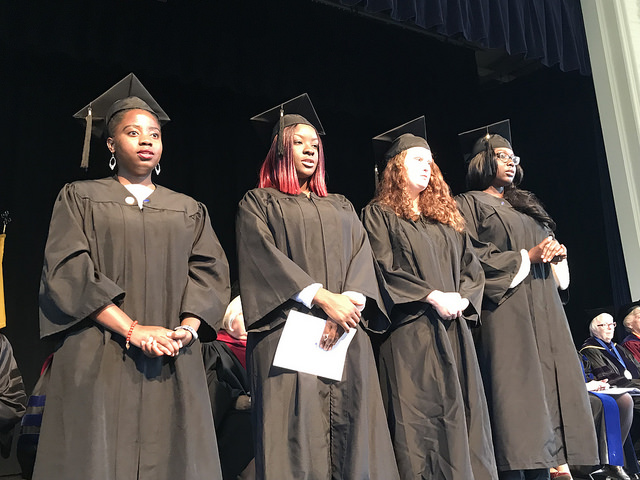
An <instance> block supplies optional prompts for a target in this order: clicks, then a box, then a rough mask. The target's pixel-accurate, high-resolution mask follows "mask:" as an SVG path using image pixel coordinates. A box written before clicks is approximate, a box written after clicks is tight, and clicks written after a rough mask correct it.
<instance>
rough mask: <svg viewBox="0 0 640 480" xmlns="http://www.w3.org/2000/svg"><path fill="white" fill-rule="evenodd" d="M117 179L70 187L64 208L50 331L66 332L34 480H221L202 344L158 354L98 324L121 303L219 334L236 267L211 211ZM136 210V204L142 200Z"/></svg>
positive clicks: (130, 310)
mask: <svg viewBox="0 0 640 480" xmlns="http://www.w3.org/2000/svg"><path fill="white" fill-rule="evenodd" d="M132 199H133V197H132V195H130V193H129V191H128V190H127V189H126V188H125V187H124V186H123V185H121V184H120V183H119V182H118V181H117V180H116V179H115V178H106V179H101V180H93V181H81V182H75V183H72V184H69V185H66V186H65V187H64V188H63V189H62V191H61V192H60V194H59V196H58V198H57V200H56V203H55V206H54V210H53V216H52V219H51V226H50V229H49V237H48V240H47V245H46V249H45V259H44V268H43V272H42V280H41V286H40V334H41V336H42V337H48V336H52V335H55V336H56V337H59V338H60V341H61V344H60V346H59V348H58V350H57V351H56V353H55V358H54V361H53V364H52V367H51V378H50V381H49V384H48V388H47V392H46V394H47V400H46V405H45V411H44V418H43V424H42V431H41V434H40V443H39V446H38V455H37V458H36V465H35V473H34V477H33V478H34V479H36V480H45V479H46V480H52V479H53V480H55V479H61V480H76V479H77V480H80V479H82V480H85V479H88V478H91V479H92V480H122V479H139V480H146V479H153V480H158V479H167V480H168V479H175V478H180V479H192V480H200V479H202V480H204V479H207V480H210V479H212V478H221V474H220V462H219V459H218V451H217V447H216V438H215V432H214V426H213V419H212V414H211V406H210V403H209V395H208V391H207V383H206V380H205V375H204V367H203V362H202V355H201V353H200V344H199V342H197V341H196V342H195V343H194V344H193V345H192V346H191V347H189V348H183V349H182V350H181V352H180V354H179V355H178V356H177V357H174V358H169V357H159V358H147V357H146V356H145V355H144V354H143V353H142V351H141V350H140V349H138V348H136V347H133V346H132V347H131V349H129V350H126V349H125V348H124V343H125V339H124V338H123V337H121V336H120V335H116V334H113V333H112V332H111V331H109V330H107V329H105V328H103V327H102V326H100V325H99V324H97V323H96V322H94V321H91V320H90V319H88V318H87V316H88V315H90V314H91V313H92V312H94V311H96V310H97V309H99V308H101V307H102V306H104V305H106V304H108V303H110V302H114V303H115V304H117V305H118V306H119V307H120V308H121V309H122V310H124V312H126V313H127V314H128V315H129V316H130V317H131V318H133V319H135V320H137V321H138V322H139V323H140V324H142V325H160V326H163V327H166V328H170V329H172V328H174V327H176V326H177V325H179V324H180V319H181V316H183V315H193V316H196V317H198V318H200V319H201V320H202V321H204V322H206V323H208V324H209V325H211V326H212V327H213V328H214V329H217V324H218V323H219V322H220V320H221V319H222V315H223V313H224V308H225V307H226V305H227V303H228V301H229V286H228V285H229V278H228V264H227V260H226V257H225V254H224V252H223V250H222V248H221V246H220V244H219V242H218V240H217V238H216V236H215V234H214V232H213V229H212V228H211V224H210V221H209V217H208V215H207V211H206V209H205V207H204V205H202V204H200V203H198V202H196V201H195V200H193V199H192V198H190V197H187V196H186V195H182V194H179V193H176V192H173V191H171V190H169V189H167V188H163V187H161V186H157V188H156V190H155V191H154V192H153V193H152V194H151V195H150V196H149V197H148V199H147V200H148V201H146V202H145V204H144V209H143V210H140V209H139V208H138V205H137V202H132ZM130 203H132V204H130Z"/></svg>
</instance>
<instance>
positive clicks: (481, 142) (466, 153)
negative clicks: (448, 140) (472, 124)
mask: <svg viewBox="0 0 640 480" xmlns="http://www.w3.org/2000/svg"><path fill="white" fill-rule="evenodd" d="M458 140H459V141H460V149H461V150H462V155H463V157H464V160H465V162H468V161H469V160H471V159H472V158H473V157H475V156H476V155H477V154H478V153H480V152H482V151H484V150H487V149H489V148H491V149H494V148H500V147H506V148H512V147H511V122H510V120H509V119H507V120H502V121H500V122H496V123H492V124H490V125H485V126H484V127H480V128H474V129H473V130H469V131H466V132H462V133H459V134H458Z"/></svg>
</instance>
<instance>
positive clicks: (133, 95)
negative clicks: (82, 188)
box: [73, 73, 170, 169]
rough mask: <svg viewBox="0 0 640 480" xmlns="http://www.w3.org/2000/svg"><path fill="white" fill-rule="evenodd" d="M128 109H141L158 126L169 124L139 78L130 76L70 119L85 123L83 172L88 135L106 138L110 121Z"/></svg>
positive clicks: (87, 160)
mask: <svg viewBox="0 0 640 480" xmlns="http://www.w3.org/2000/svg"><path fill="white" fill-rule="evenodd" d="M129 109H141V110H146V111H148V112H151V113H154V114H155V115H156V116H157V117H158V121H159V122H160V124H161V125H163V124H165V123H166V122H168V121H169V120H170V119H169V116H168V115H167V114H166V113H165V111H164V110H163V109H162V107H160V105H158V102H156V101H155V99H154V98H153V97H152V96H151V94H150V93H149V91H148V90H147V89H146V88H145V87H144V85H142V83H141V82H140V80H138V77H136V76H135V75H134V74H133V73H130V74H129V75H127V76H126V77H124V78H123V79H122V80H120V81H119V82H118V83H116V84H115V85H113V86H112V87H111V88H109V89H108V90H107V91H106V92H104V93H103V94H102V95H100V96H98V97H97V98H95V99H94V100H93V101H91V102H90V103H89V104H88V105H85V106H84V107H83V108H82V109H80V110H79V111H77V112H76V113H75V114H74V115H73V117H74V118H78V119H80V120H82V121H84V122H85V125H86V129H85V139H84V147H83V149H82V163H81V165H80V166H81V167H82V168H85V169H86V168H88V166H89V145H90V141H91V134H92V133H93V135H95V136H97V137H101V136H102V135H104V134H105V132H106V128H107V124H108V123H109V120H111V117H113V115H115V114H116V113H118V112H120V111H122V110H129Z"/></svg>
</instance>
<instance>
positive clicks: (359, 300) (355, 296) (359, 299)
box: [342, 290, 367, 311]
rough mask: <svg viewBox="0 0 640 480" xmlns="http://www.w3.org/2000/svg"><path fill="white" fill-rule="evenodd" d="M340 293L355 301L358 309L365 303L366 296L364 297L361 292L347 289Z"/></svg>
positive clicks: (362, 307)
mask: <svg viewBox="0 0 640 480" xmlns="http://www.w3.org/2000/svg"><path fill="white" fill-rule="evenodd" d="M342 295H344V296H346V297H349V299H350V300H351V301H352V302H354V303H355V305H356V307H357V308H358V310H360V311H362V310H364V306H365V305H366V303H367V297H365V296H364V295H363V294H362V293H360V292H353V291H351V290H347V291H346V292H342Z"/></svg>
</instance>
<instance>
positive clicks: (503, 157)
mask: <svg viewBox="0 0 640 480" xmlns="http://www.w3.org/2000/svg"><path fill="white" fill-rule="evenodd" d="M496 158H497V159H498V160H500V161H501V162H502V163H504V164H505V165H506V164H507V163H509V161H511V162H513V164H514V165H519V164H520V157H518V156H516V155H509V154H508V153H504V152H498V153H496Z"/></svg>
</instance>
